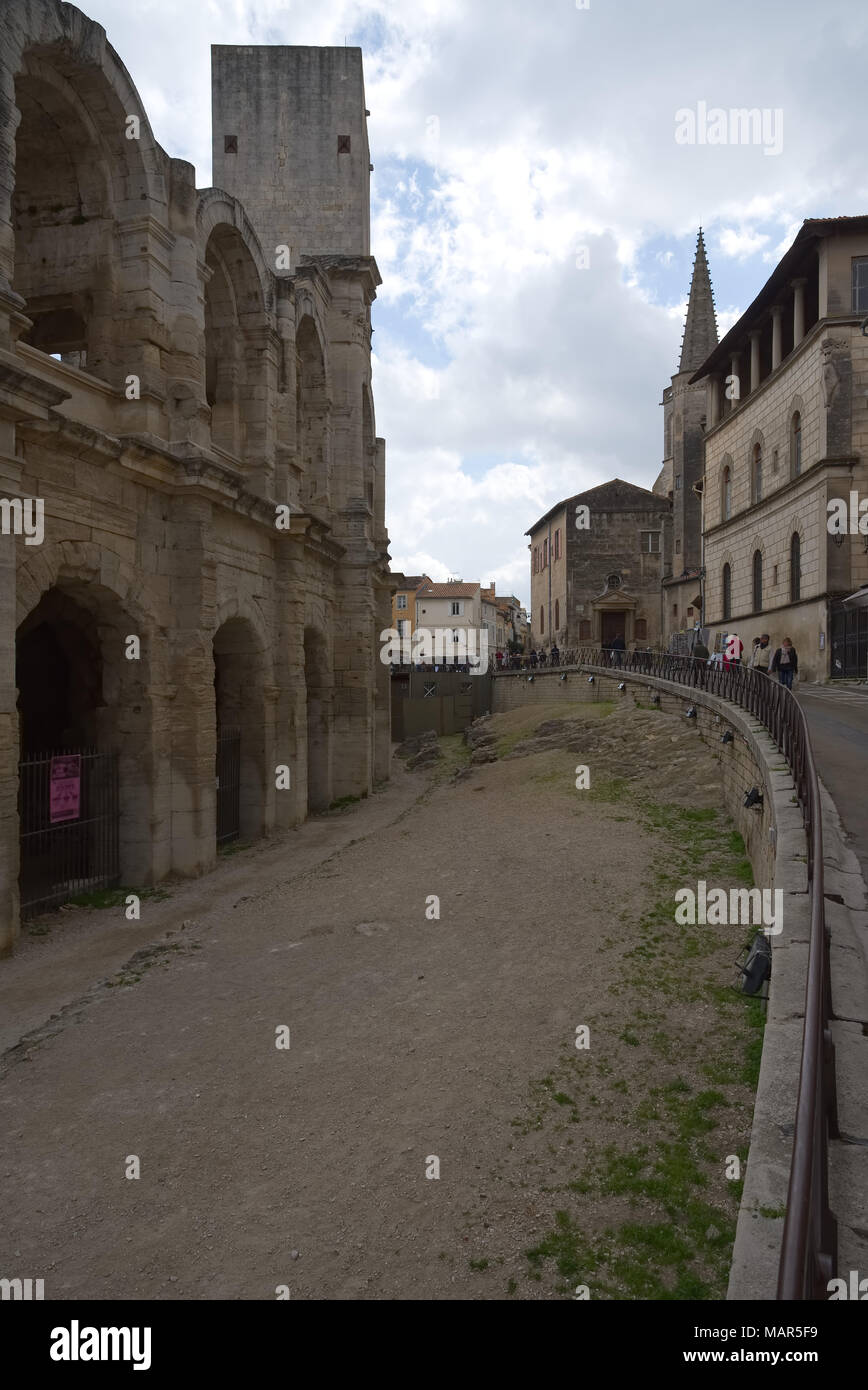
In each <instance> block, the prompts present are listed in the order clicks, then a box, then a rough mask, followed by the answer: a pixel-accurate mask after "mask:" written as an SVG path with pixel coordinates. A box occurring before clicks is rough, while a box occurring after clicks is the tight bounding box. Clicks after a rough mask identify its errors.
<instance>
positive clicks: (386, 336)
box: [84, 0, 868, 596]
mask: <svg viewBox="0 0 868 1390" xmlns="http://www.w3.org/2000/svg"><path fill="white" fill-rule="evenodd" d="M84 8H85V10H86V12H87V13H89V14H90V15H92V16H93V17H94V18H97V19H99V20H100V22H101V23H103V24H104V25H105V26H106V28H107V30H108V35H109V39H110V41H111V42H112V43H113V44H114V46H115V47H116V48H117V50H118V52H119V53H120V56H121V58H122V60H123V61H125V62H126V63H127V65H128V66H129V68H130V71H131V73H132V76H133V79H134V81H135V82H136V83H137V84H138V85H139V87H140V90H141V91H142V94H143V96H145V98H146V101H147V109H148V111H149V114H150V116H151V120H152V123H153V125H154V127H155V131H156V134H157V137H158V138H159V139H160V141H161V142H162V143H163V145H164V146H165V147H166V149H167V150H168V152H169V153H170V154H173V155H179V156H181V157H183V158H188V159H192V160H194V162H195V163H196V165H197V172H198V180H199V183H200V185H203V184H205V183H207V181H208V179H209V177H210V175H209V168H208V165H209V160H210V88H209V47H208V46H209V44H211V43H278V42H279V43H294V44H306V43H309V44H342V43H343V42H344V38H345V36H348V37H349V41H350V42H354V41H356V40H355V37H354V36H356V35H358V33H360V32H361V33H368V34H369V35H370V40H369V42H367V43H366V48H365V73H366V92H367V104H368V106H369V108H370V109H371V113H372V114H371V119H370V122H369V127H370V137H371V145H372V155H373V162H374V164H375V166H376V172H375V174H374V178H373V231H372V248H373V251H374V254H375V255H376V257H377V260H378V264H379V266H380V270H381V273H382V275H383V281H384V283H383V285H382V287H381V289H380V291H379V305H378V306H375V310H374V326H375V328H376V330H377V331H376V335H375V339H374V341H375V344H376V363H375V378H374V382H375V393H376V402H377V425H378V430H379V432H380V433H381V434H383V435H385V436H386V439H387V460H388V475H387V476H388V498H389V524H390V527H391V531H392V539H393V545H392V552H393V555H394V557H395V561H396V562H398V561H399V560H400V562H401V564H402V566H403V567H404V568H405V569H407V568H408V567H409V568H412V569H414V570H415V571H417V572H418V571H419V570H421V569H425V568H427V569H428V570H429V572H432V571H433V568H434V567H435V566H436V565H440V567H441V568H440V570H439V571H438V573H439V574H442V573H443V570H444V568H445V570H446V571H447V572H455V571H456V570H457V572H459V573H463V574H465V575H468V576H471V577H480V578H482V577H486V576H487V577H489V578H490V577H492V576H495V575H499V574H501V572H502V573H504V575H505V576H512V575H514V576H515V577H514V578H509V579H508V580H507V579H505V580H504V582H505V583H507V582H508V585H509V586H510V587H514V588H516V590H517V592H518V593H519V595H520V596H526V594H527V589H528V571H527V554H526V550H525V549H524V546H525V542H524V539H523V532H524V531H525V530H526V529H527V527H528V526H529V525H530V524H531V522H532V521H533V520H535V519H536V516H538V515H539V514H540V513H541V512H542V511H544V510H546V509H547V507H548V506H550V505H551V504H552V503H553V502H555V501H557V500H559V498H560V497H561V496H566V495H569V494H570V493H573V492H576V491H579V490H580V489H581V488H583V487H587V486H592V485H593V484H595V483H598V482H602V481H604V480H605V479H606V477H608V476H612V475H613V474H615V473H617V474H620V475H621V476H622V477H627V478H629V479H631V480H632V481H634V482H638V483H643V484H645V485H647V486H650V484H651V482H652V481H653V479H654V478H655V477H656V475H657V472H658V470H659V460H660V453H661V420H660V411H659V406H658V402H659V399H660V392H661V389H662V387H663V386H664V385H665V384H666V383H667V381H668V378H669V375H670V374H671V372H672V371H673V370H674V368H675V365H676V361H677V356H678V347H679V342H680V338H681V330H682V326H683V315H684V302H683V300H681V296H685V295H686V291H687V287H688V286H687V276H685V283H683V284H679V285H676V286H673V285H672V283H671V270H670V269H669V267H671V266H672V263H673V259H674V257H673V252H672V250H671V249H669V248H666V249H664V250H663V251H662V252H660V253H659V254H656V255H651V256H645V255H644V254H643V253H644V251H645V248H646V247H647V246H648V244H649V243H654V242H657V243H659V241H660V240H661V239H675V238H687V239H688V241H689V243H691V244H692V241H693V238H694V237H695V229H696V227H697V225H698V224H699V223H702V224H703V226H704V227H705V230H706V242H707V245H708V246H709V248H710V250H709V254H710V260H711V271H712V278H713V280H715V283H716V285H717V287H718V295H719V298H721V300H722V301H723V302H725V303H726V304H727V306H728V307H727V308H726V309H724V310H723V311H719V313H718V319H719V324H720V328H721V331H722V332H723V331H725V330H726V328H727V327H729V325H730V323H731V322H732V321H733V319H734V316H736V315H737V314H738V312H740V311H739V310H737V309H736V308H735V307H734V304H735V302H736V301H738V300H742V299H743V300H744V303H745V304H747V303H748V302H750V300H751V299H752V298H753V296H754V294H755V293H756V292H757V290H758V289H759V287H760V284H761V277H762V278H764V276H765V275H766V274H767V273H768V268H769V264H770V263H771V262H773V261H775V260H777V259H778V257H779V256H780V255H781V254H782V252H783V250H784V249H785V248H786V246H787V245H789V243H790V241H791V239H792V236H793V235H794V230H795V229H797V228H798V226H799V225H800V224H801V221H802V219H803V218H804V217H805V216H816V215H820V214H827V213H841V212H854V211H859V210H861V207H862V206H863V204H864V199H865V196H866V195H868V186H866V187H865V188H863V184H866V185H868V176H864V175H862V174H859V172H858V169H857V167H856V166H854V163H853V147H852V129H853V128H854V126H857V125H858V122H859V120H860V119H861V115H862V106H863V103H864V97H863V96H862V90H863V85H864V84H863V80H862V77H863V74H862V66H863V63H862V58H863V53H864V46H865V41H866V37H868V11H865V10H860V9H859V8H858V7H856V8H854V7H853V5H852V3H851V0H824V4H823V6H822V7H819V8H818V7H817V6H816V5H814V4H813V3H809V0H792V3H791V4H790V5H789V7H788V8H787V23H786V24H784V25H782V24H781V23H780V15H779V14H778V13H777V10H776V8H775V7H773V6H772V7H763V6H759V5H757V4H756V0H731V3H730V4H728V5H727V6H723V7H720V6H718V7H716V8H715V7H707V6H697V5H695V3H694V2H693V0H668V3H667V5H666V7H665V22H661V11H660V7H659V6H656V5H649V4H647V0H621V3H619V4H617V5H614V4H604V3H602V2H601V3H600V4H599V5H594V6H593V8H592V9H589V10H588V11H578V10H576V9H575V7H574V6H573V5H571V4H569V3H568V0H564V3H562V4H560V5H555V4H547V5H537V6H535V7H529V6H528V4H527V3H526V0H496V3H495V0H416V3H414V4H413V5H408V4H407V3H406V0H352V3H351V0H318V3H317V4H316V5H309V4H301V3H294V4H290V3H287V0H233V3H229V2H228V0H204V2H200V3H199V4H198V5H197V4H195V3H192V4H189V5H187V6H185V7H183V11H182V12H180V11H179V10H178V7H177V0H149V2H148V3H144V4H140V5H138V6H129V5H128V4H127V3H126V0H93V3H91V4H87V3H86V4H85V6H84ZM179 13H183V18H182V20H179V17H178V16H179ZM179 25H182V26H183V41H181V36H180V32H179ZM745 34H749V35H750V42H749V43H745V42H740V41H739V40H738V39H737V37H736V36H738V35H742V36H743V35H745ZM673 35H677V37H678V41H677V43H676V42H673ZM625 36H629V42H625ZM827 70H828V71H834V72H835V84H836V89H837V90H838V91H843V92H846V93H847V101H846V103H845V104H844V105H843V106H842V107H841V108H840V109H838V107H837V106H836V105H835V104H834V103H831V102H830V101H829V95H828V86H826V87H824V86H823V84H817V83H816V81H815V73H816V72H818V71H827ZM698 100H705V101H707V102H708V103H709V104H710V105H719V106H723V107H725V108H729V107H741V106H748V107H750V106H760V107H770V108H781V109H782V110H783V112H784V124H785V132H786V138H785V142H784V148H783V152H782V153H781V154H780V155H779V156H777V157H775V158H767V157H765V156H764V155H763V153H762V150H761V149H757V148H751V147H708V146H705V147H701V148H700V147H685V146H679V145H677V144H676V143H675V139H674V112H675V111H676V110H677V109H678V108H679V107H691V108H695V106H696V102H697V101H698ZM432 117H436V118H437V124H436V125H433V124H432V121H431V118H432ZM585 245H586V246H588V248H589V251H590V265H589V268H588V269H584V270H579V269H577V268H576V264H575V262H576V251H577V248H578V247H580V246H585ZM751 258H756V259H755V260H754V261H752V259H751ZM655 277H662V278H661V279H657V278H655ZM721 279H723V280H724V281H725V283H726V285H727V288H726V290H725V291H724V292H722V291H721V285H720V282H721ZM661 284H663V285H665V289H662V290H661V289H660V285H661ZM676 296H678V297H679V300H681V302H676V303H673V299H674V298H675V297H676ZM423 557H427V558H424V559H423ZM517 566H518V567H519V568H516V567H517ZM522 566H523V572H520V570H521V567H522Z"/></svg>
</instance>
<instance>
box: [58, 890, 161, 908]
mask: <svg viewBox="0 0 868 1390" xmlns="http://www.w3.org/2000/svg"><path fill="white" fill-rule="evenodd" d="M133 893H134V894H135V895H136V897H137V898H139V899H141V901H143V902H144V901H145V899H150V901H151V902H163V900H164V899H165V898H168V897H170V896H171V895H170V894H169V893H167V892H166V890H165V889H164V888H97V889H95V890H94V892H92V893H77V894H76V896H75V897H74V898H70V899H69V902H70V905H71V906H72V907H94V908H98V909H102V908H106V907H124V906H125V905H126V900H127V898H128V897H130V895H131V894H133Z"/></svg>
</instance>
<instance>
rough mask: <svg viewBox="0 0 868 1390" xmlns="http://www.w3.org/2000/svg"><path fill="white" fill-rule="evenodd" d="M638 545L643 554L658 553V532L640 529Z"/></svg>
mask: <svg viewBox="0 0 868 1390" xmlns="http://www.w3.org/2000/svg"><path fill="white" fill-rule="evenodd" d="M639 545H640V549H641V551H642V554H643V555H659V554H660V532H659V531H640V533H639Z"/></svg>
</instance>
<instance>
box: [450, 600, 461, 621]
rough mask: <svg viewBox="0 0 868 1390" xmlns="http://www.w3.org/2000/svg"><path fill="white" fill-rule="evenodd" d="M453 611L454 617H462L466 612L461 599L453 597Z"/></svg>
mask: <svg viewBox="0 0 868 1390" xmlns="http://www.w3.org/2000/svg"><path fill="white" fill-rule="evenodd" d="M451 612H452V617H453V618H460V617H461V615H462V613H463V612H464V604H463V603H462V602H461V600H460V599H453V600H452V604H451Z"/></svg>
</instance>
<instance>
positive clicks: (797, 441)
mask: <svg viewBox="0 0 868 1390" xmlns="http://www.w3.org/2000/svg"><path fill="white" fill-rule="evenodd" d="M801 471H802V415H801V411H798V410H796V411H794V413H793V418H792V420H791V421H790V476H791V477H793V478H798V476H799V474H800V473H801Z"/></svg>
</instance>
